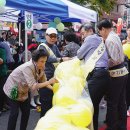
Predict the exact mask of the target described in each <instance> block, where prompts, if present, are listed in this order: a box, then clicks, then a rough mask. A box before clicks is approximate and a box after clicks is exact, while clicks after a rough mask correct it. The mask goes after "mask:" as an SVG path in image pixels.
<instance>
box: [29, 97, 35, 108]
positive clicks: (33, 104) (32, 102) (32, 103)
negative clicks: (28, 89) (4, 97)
mask: <svg viewBox="0 0 130 130" xmlns="http://www.w3.org/2000/svg"><path fill="white" fill-rule="evenodd" d="M30 105H31V106H32V107H37V105H36V104H35V102H34V98H32V99H31V102H30Z"/></svg>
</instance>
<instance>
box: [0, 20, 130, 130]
mask: <svg viewBox="0 0 130 130" xmlns="http://www.w3.org/2000/svg"><path fill="white" fill-rule="evenodd" d="M97 30H98V31H97V32H98V33H96V31H95V28H94V27H93V26H92V25H91V24H84V25H82V26H81V27H80V29H79V32H80V35H81V39H82V42H80V41H78V40H77V39H78V38H77V36H76V34H75V32H73V31H69V30H68V31H65V32H64V41H65V46H63V47H62V50H60V49H59V48H58V46H57V44H56V43H58V42H59V41H58V32H57V30H56V29H55V28H53V27H49V28H48V29H47V30H46V32H45V39H46V42H45V43H41V44H37V43H36V41H35V38H33V39H32V40H31V42H30V44H29V46H28V60H29V61H28V62H25V58H24V57H25V51H24V44H23V43H22V42H21V43H20V44H19V43H18V41H17V38H16V35H15V34H12V35H11V36H10V38H8V37H7V33H6V32H3V33H2V36H1V39H0V86H1V87H0V114H2V112H3V110H4V109H5V108H6V107H5V106H6V105H8V106H9V108H10V115H9V120H8V127H7V130H15V127H16V122H17V117H18V114H19V108H20V110H21V112H22V115H21V124H20V130H26V128H27V124H28V119H29V115H30V104H31V105H32V106H33V107H36V104H39V105H40V106H41V113H40V117H43V116H44V115H45V114H46V112H47V111H48V110H49V109H50V108H51V107H52V97H53V91H52V90H53V87H52V85H53V84H54V83H55V82H58V81H57V79H55V78H54V72H55V68H56V66H55V63H58V64H60V63H61V62H64V61H67V60H71V59H72V58H73V57H75V56H77V57H78V58H79V59H80V60H84V61H85V62H86V61H87V60H88V59H89V58H90V57H91V56H92V55H93V54H94V52H95V51H97V48H100V49H101V51H102V50H103V49H102V48H103V47H105V50H104V51H102V52H100V51H98V54H101V56H100V57H99V59H97V61H96V65H95V67H94V69H93V71H92V72H90V73H89V75H88V77H87V79H86V84H87V86H88V88H86V89H88V90H89V94H90V97H91V100H92V103H93V107H94V115H93V124H94V130H98V115H99V104H100V102H101V100H102V99H103V97H104V96H105V97H106V98H105V99H106V102H107V114H106V124H107V128H106V130H127V116H130V114H129V113H127V110H128V109H129V105H130V96H129V91H130V88H129V82H130V79H129V77H130V74H129V73H128V71H129V66H130V61H129V59H128V58H127V57H126V56H125V55H124V53H123V48H122V44H125V43H126V42H128V41H129V40H130V27H128V29H127V34H128V35H127V38H126V39H124V40H123V41H121V40H120V37H119V36H118V34H116V32H115V31H113V27H112V24H111V22H110V21H109V20H107V19H105V20H102V21H100V22H99V23H98V24H97ZM126 59H127V60H126ZM126 64H127V65H126ZM17 77H19V78H17ZM37 95H38V98H37V99H38V100H37V101H36V102H34V97H35V96H37Z"/></svg>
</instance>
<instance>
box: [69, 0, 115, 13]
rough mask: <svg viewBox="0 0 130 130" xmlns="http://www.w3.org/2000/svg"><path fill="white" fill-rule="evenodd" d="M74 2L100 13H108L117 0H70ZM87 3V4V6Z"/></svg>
mask: <svg viewBox="0 0 130 130" xmlns="http://www.w3.org/2000/svg"><path fill="white" fill-rule="evenodd" d="M71 1H72V2H74V3H77V4H80V5H82V6H86V7H89V8H91V9H93V10H95V11H97V12H98V13H99V15H102V13H103V12H106V13H110V11H112V9H113V8H114V5H115V4H116V2H117V0H71ZM87 5H88V6H87Z"/></svg>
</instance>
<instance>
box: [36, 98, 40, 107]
mask: <svg viewBox="0 0 130 130" xmlns="http://www.w3.org/2000/svg"><path fill="white" fill-rule="evenodd" d="M36 104H37V105H41V103H40V101H39V97H38V98H37V99H36Z"/></svg>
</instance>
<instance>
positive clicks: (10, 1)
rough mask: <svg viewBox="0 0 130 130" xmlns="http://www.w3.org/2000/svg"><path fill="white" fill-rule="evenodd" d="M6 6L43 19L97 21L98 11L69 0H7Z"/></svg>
mask: <svg viewBox="0 0 130 130" xmlns="http://www.w3.org/2000/svg"><path fill="white" fill-rule="evenodd" d="M6 6H8V7H12V8H16V9H18V10H26V11H30V12H32V13H33V14H34V15H37V17H38V18H39V19H40V20H42V19H44V20H46V21H50V20H52V19H54V17H60V18H61V20H62V21H79V19H80V20H88V21H92V22H96V21H97V13H96V12H95V11H93V10H90V9H87V8H85V7H82V6H80V5H77V4H75V3H72V2H70V1H68V0H7V2H6Z"/></svg>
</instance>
